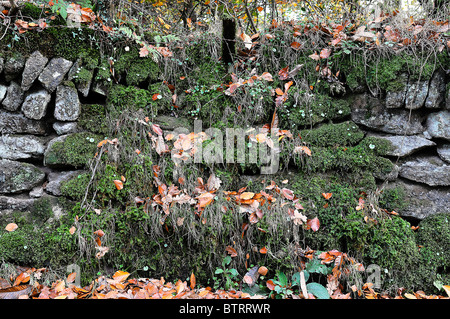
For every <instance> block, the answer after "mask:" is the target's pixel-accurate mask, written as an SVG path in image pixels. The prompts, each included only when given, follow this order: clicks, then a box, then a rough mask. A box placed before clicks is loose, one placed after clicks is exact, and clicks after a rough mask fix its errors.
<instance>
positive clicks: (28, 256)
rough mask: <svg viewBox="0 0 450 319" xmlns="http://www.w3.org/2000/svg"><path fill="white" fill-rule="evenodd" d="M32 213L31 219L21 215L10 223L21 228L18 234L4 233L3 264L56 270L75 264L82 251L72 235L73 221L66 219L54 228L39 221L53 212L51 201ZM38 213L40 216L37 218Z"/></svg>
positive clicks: (1, 245)
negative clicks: (70, 231) (70, 229)
mask: <svg viewBox="0 0 450 319" xmlns="http://www.w3.org/2000/svg"><path fill="white" fill-rule="evenodd" d="M32 210H33V212H32V214H31V217H26V216H25V215H24V213H17V214H13V217H12V218H10V219H9V220H8V222H15V223H17V225H18V226H19V227H18V228H17V229H16V230H15V231H14V232H7V231H6V230H4V229H1V230H0V260H2V261H4V262H8V263H13V264H17V265H32V266H33V267H49V266H50V267H54V269H60V267H66V266H67V265H68V264H70V263H72V262H74V261H75V260H76V257H77V253H78V252H79V251H78V245H77V244H76V238H75V237H76V236H73V235H71V234H70V233H69V228H70V227H71V221H70V218H68V217H67V216H63V217H61V218H60V219H59V220H58V221H54V222H53V223H51V224H48V223H45V224H44V222H45V220H38V219H39V218H41V217H44V218H46V217H48V216H49V215H50V211H51V208H50V207H49V204H48V200H47V199H43V200H40V201H38V202H37V204H36V205H35V207H34V208H33V209H32ZM36 213H38V215H36V216H34V215H33V214H36Z"/></svg>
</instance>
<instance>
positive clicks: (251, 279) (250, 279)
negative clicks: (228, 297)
mask: <svg viewBox="0 0 450 319" xmlns="http://www.w3.org/2000/svg"><path fill="white" fill-rule="evenodd" d="M244 282H245V283H246V284H247V285H251V284H253V278H252V277H251V276H249V275H245V276H244Z"/></svg>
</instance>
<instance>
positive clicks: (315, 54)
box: [309, 52, 320, 61]
mask: <svg viewBox="0 0 450 319" xmlns="http://www.w3.org/2000/svg"><path fill="white" fill-rule="evenodd" d="M309 57H310V58H311V59H313V60H316V61H319V60H320V56H319V55H318V54H317V53H316V52H314V53H313V54H311V55H309Z"/></svg>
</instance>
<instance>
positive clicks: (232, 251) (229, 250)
mask: <svg viewBox="0 0 450 319" xmlns="http://www.w3.org/2000/svg"><path fill="white" fill-rule="evenodd" d="M225 251H226V252H227V253H229V254H230V255H231V257H236V256H237V255H238V254H237V251H236V249H234V248H233V247H231V246H227V247H226V248H225Z"/></svg>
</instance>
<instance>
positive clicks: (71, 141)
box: [44, 132, 103, 168]
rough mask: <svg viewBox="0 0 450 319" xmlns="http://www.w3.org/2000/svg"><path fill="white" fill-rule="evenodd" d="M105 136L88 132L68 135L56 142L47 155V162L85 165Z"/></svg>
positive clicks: (55, 164)
mask: <svg viewBox="0 0 450 319" xmlns="http://www.w3.org/2000/svg"><path fill="white" fill-rule="evenodd" d="M102 139H103V138H102V137H101V136H99V135H95V134H92V133H88V132H83V133H74V134H71V135H68V136H67V137H66V138H65V139H64V140H63V141H57V142H54V143H53V144H52V145H51V146H50V148H49V150H47V152H46V155H45V160H44V161H45V164H46V165H54V166H58V165H59V166H73V167H76V168H78V167H85V166H86V165H87V164H88V162H89V160H90V159H92V158H93V157H94V154H95V152H96V151H97V144H98V142H100V141H101V140H102Z"/></svg>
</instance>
